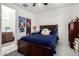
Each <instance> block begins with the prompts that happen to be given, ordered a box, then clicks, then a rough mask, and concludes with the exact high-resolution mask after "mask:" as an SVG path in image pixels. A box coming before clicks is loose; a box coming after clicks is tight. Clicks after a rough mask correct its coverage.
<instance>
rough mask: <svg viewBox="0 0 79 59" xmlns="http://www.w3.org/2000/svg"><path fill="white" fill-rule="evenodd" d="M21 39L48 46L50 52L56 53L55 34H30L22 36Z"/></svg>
mask: <svg viewBox="0 0 79 59" xmlns="http://www.w3.org/2000/svg"><path fill="white" fill-rule="evenodd" d="M21 40H24V41H28V42H32V43H36V44H40V45H45V46H48V47H50V48H51V49H52V50H53V51H52V54H54V53H56V51H55V45H56V43H57V41H58V38H57V35H41V34H31V35H28V36H24V37H22V38H21Z"/></svg>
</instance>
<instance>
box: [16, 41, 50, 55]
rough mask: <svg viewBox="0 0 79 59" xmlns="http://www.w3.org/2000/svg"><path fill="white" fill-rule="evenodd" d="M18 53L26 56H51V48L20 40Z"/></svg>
mask: <svg viewBox="0 0 79 59" xmlns="http://www.w3.org/2000/svg"><path fill="white" fill-rule="evenodd" d="M18 52H20V53H22V54H23V55H26V56H50V55H51V48H49V47H45V46H41V45H37V44H34V43H29V42H26V41H23V40H18Z"/></svg>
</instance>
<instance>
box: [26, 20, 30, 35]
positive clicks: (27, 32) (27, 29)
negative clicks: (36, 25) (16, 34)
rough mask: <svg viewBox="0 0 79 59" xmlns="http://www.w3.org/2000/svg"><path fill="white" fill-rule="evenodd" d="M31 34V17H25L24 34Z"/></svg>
mask: <svg viewBox="0 0 79 59" xmlns="http://www.w3.org/2000/svg"><path fill="white" fill-rule="evenodd" d="M30 34H31V19H26V35H30Z"/></svg>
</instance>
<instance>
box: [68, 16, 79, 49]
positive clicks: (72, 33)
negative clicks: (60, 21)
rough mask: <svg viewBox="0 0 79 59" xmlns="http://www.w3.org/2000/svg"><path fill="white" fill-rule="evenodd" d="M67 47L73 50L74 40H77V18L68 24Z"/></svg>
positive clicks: (78, 32) (78, 30)
mask: <svg viewBox="0 0 79 59" xmlns="http://www.w3.org/2000/svg"><path fill="white" fill-rule="evenodd" d="M68 32H69V45H70V47H71V48H72V49H74V40H75V38H79V18H78V17H77V18H76V19H74V21H73V20H72V21H71V22H70V23H69V24H68Z"/></svg>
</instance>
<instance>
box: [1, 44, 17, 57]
mask: <svg viewBox="0 0 79 59" xmlns="http://www.w3.org/2000/svg"><path fill="white" fill-rule="evenodd" d="M15 50H17V45H16V44H12V45H8V46H6V47H3V48H2V49H1V56H4V55H6V54H8V53H10V52H12V51H15Z"/></svg>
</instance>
